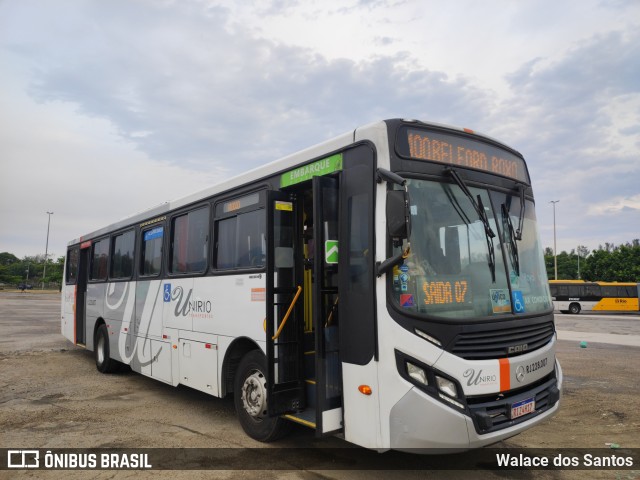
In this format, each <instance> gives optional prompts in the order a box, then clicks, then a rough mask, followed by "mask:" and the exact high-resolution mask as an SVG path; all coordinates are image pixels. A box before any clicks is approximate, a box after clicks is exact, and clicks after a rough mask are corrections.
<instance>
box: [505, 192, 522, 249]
mask: <svg viewBox="0 0 640 480" xmlns="http://www.w3.org/2000/svg"><path fill="white" fill-rule="evenodd" d="M518 192H519V193H520V215H518V229H517V230H516V235H515V238H516V240H522V222H523V221H524V208H525V205H524V186H523V185H519V186H518ZM509 223H511V221H509Z"/></svg>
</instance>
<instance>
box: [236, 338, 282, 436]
mask: <svg viewBox="0 0 640 480" xmlns="http://www.w3.org/2000/svg"><path fill="white" fill-rule="evenodd" d="M266 372H267V358H266V357H265V356H264V354H263V353H262V352H261V351H260V350H252V351H250V352H249V353H247V354H246V355H245V356H244V357H243V358H242V360H241V361H240V365H238V370H237V371H236V376H235V381H234V393H233V402H234V404H235V407H236V414H237V415H238V420H239V421H240V425H242V429H243V430H244V431H245V433H246V434H247V435H249V436H250V437H251V438H253V439H254V440H258V441H260V442H272V441H274V440H277V439H278V438H280V437H282V436H283V435H285V434H286V433H287V432H288V430H289V426H290V424H289V422H287V421H286V420H284V419H283V418H282V417H280V416H276V417H270V416H269V413H268V409H267V401H268V398H267V374H266Z"/></svg>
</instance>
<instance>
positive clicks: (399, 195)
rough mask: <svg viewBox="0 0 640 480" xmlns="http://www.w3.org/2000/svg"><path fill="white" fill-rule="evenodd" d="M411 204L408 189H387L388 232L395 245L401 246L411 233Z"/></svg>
mask: <svg viewBox="0 0 640 480" xmlns="http://www.w3.org/2000/svg"><path fill="white" fill-rule="evenodd" d="M409 204H410V202H409V192H407V191H406V190H389V191H387V212H386V213H387V232H388V233H389V236H390V237H391V238H392V239H393V243H394V246H400V245H401V244H402V240H403V239H405V238H409V236H410V235H411V212H410V211H409Z"/></svg>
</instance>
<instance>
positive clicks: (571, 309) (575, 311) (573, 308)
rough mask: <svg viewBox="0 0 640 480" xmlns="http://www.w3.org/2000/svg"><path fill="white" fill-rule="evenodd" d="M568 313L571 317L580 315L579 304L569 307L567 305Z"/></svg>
mask: <svg viewBox="0 0 640 480" xmlns="http://www.w3.org/2000/svg"><path fill="white" fill-rule="evenodd" d="M569 313H572V314H573V315H578V314H579V313H580V304H579V303H572V304H571V305H569Z"/></svg>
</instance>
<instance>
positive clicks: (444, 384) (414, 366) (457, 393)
mask: <svg viewBox="0 0 640 480" xmlns="http://www.w3.org/2000/svg"><path fill="white" fill-rule="evenodd" d="M395 353H396V366H397V368H398V373H400V375H401V376H402V378H404V379H405V380H406V381H408V382H410V383H412V384H413V385H415V386H416V387H417V388H419V389H420V390H422V391H423V392H424V393H426V394H427V395H429V396H431V397H433V398H435V399H437V400H438V401H439V402H442V403H445V404H447V405H448V406H449V407H454V408H456V409H457V410H458V411H460V410H462V411H463V412H467V405H466V401H465V398H464V393H463V392H464V391H463V390H462V386H461V385H460V384H459V383H458V382H457V381H456V380H455V378H453V377H450V376H449V375H447V374H446V373H444V372H440V371H439V370H436V369H435V368H433V367H432V366H429V365H427V364H425V363H422V362H421V361H419V360H417V359H415V358H413V357H410V356H409V355H407V354H405V353H402V352H400V351H399V350H396V351H395Z"/></svg>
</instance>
